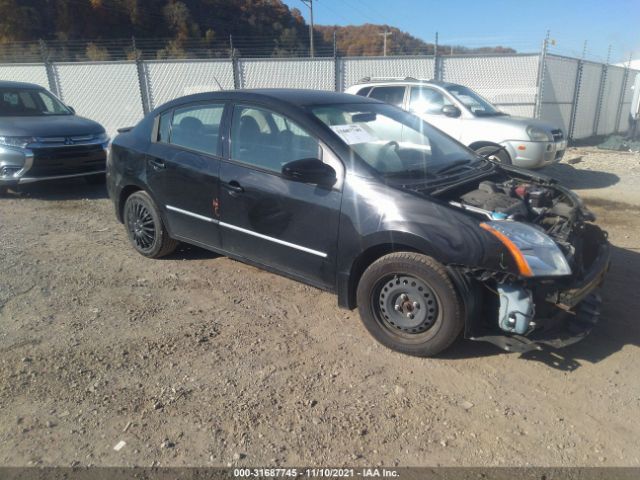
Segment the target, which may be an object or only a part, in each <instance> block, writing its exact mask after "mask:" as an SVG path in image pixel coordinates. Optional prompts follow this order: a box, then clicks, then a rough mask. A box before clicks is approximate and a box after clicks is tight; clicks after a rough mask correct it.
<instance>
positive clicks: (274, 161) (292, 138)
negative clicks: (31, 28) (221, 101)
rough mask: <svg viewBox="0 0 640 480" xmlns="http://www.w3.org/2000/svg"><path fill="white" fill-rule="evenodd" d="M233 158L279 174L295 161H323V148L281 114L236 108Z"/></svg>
mask: <svg viewBox="0 0 640 480" xmlns="http://www.w3.org/2000/svg"><path fill="white" fill-rule="evenodd" d="M231 158H232V159H233V160H238V161H240V162H243V163H247V164H250V165H254V166H256V167H259V168H263V169H266V170H271V171H273V172H277V173H280V172H281V171H282V166H283V165H284V164H286V163H289V162H291V161H293V160H301V159H303V158H320V145H319V143H318V141H317V140H316V139H315V138H314V137H312V136H311V135H309V134H308V133H307V132H306V131H305V130H303V129H302V128H301V127H300V126H298V125H297V124H296V123H294V122H292V121H291V120H290V119H288V118H286V117H284V116H282V115H280V114H278V113H275V112H271V111H269V110H265V109H261V108H252V107H241V106H237V107H235V109H234V111H233V120H232V124H231Z"/></svg>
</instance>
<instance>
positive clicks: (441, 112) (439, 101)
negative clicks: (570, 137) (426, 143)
mask: <svg viewBox="0 0 640 480" xmlns="http://www.w3.org/2000/svg"><path fill="white" fill-rule="evenodd" d="M346 93H352V94H355V95H361V96H363V97H371V98H376V99H378V100H381V101H383V102H386V103H390V104H393V105H396V106H398V107H400V108H403V109H405V110H408V111H409V112H411V113H413V114H415V115H418V116H419V117H421V118H422V119H424V120H425V121H427V122H429V123H430V124H432V125H435V126H436V127H437V128H439V129H440V130H442V131H444V132H445V133H447V134H449V135H450V136H452V137H453V138H455V139H456V140H458V141H460V142H462V143H464V144H465V145H467V146H468V147H469V148H471V149H472V150H475V151H476V152H477V153H478V154H480V155H488V154H491V156H492V158H495V159H496V160H499V161H500V162H503V163H508V164H513V165H516V166H519V167H524V168H540V167H544V166H547V165H550V164H552V163H555V162H559V161H560V160H561V159H562V156H563V155H564V152H565V150H566V148H567V141H566V139H565V135H564V132H563V131H562V129H560V128H558V127H557V126H555V125H552V124H551V123H549V122H546V121H543V120H538V119H535V118H526V117H512V116H510V115H509V114H507V113H504V112H501V111H500V110H499V109H498V108H496V107H495V106H494V105H492V104H491V103H490V102H489V101H487V100H486V99H484V98H482V97H481V96H480V95H478V94H477V93H476V92H474V91H473V90H471V89H470V88H468V87H465V86H463V85H457V84H455V83H447V82H439V81H435V80H429V81H426V80H416V79H413V78H404V79H371V78H365V79H363V80H362V81H361V82H359V83H357V84H356V85H352V86H351V87H349V88H348V89H347V90H346ZM500 147H503V148H502V149H500Z"/></svg>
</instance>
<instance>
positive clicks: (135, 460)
mask: <svg viewBox="0 0 640 480" xmlns="http://www.w3.org/2000/svg"><path fill="white" fill-rule="evenodd" d="M579 152H582V151H579ZM574 154H575V155H574ZM577 154H578V151H575V152H573V151H572V152H571V154H570V155H569V157H568V158H571V157H572V156H576V155H577ZM581 154H582V153H581ZM639 160H640V158H639V156H638V155H636V156H631V155H628V154H607V153H591V152H588V153H584V154H582V161H581V162H580V163H575V164H573V165H565V164H561V165H558V166H556V167H553V169H550V170H553V172H556V173H559V174H562V176H563V177H564V178H566V179H567V180H568V181H569V183H572V184H573V186H577V187H579V188H580V189H581V191H583V193H585V194H586V195H585V197H586V198H587V203H588V204H589V205H590V206H592V208H593V210H594V211H595V212H596V214H598V215H599V218H600V223H601V224H602V225H603V226H604V227H605V228H606V229H607V230H609V232H610V237H611V241H612V243H613V245H614V249H613V266H612V271H611V272H610V275H609V277H608V280H607V283H606V285H605V287H604V289H603V292H602V294H603V298H604V311H603V320H602V322H601V323H600V324H599V325H598V326H597V327H596V328H595V330H594V331H593V333H592V335H591V336H590V337H588V338H587V339H586V340H584V341H583V342H581V343H579V344H576V345H574V346H571V347H568V348H566V349H563V350H556V351H545V352H536V353H533V354H531V353H530V354H525V355H519V354H509V353H505V352H502V351H500V350H498V349H496V348H494V347H493V346H491V345H488V344H481V343H474V342H470V341H459V342H457V343H456V344H455V345H454V346H453V348H452V349H451V350H450V351H449V352H447V353H446V354H445V355H443V356H441V357H440V358H435V359H417V358H411V357H407V356H403V355H400V354H397V353H394V352H391V351H389V350H387V349H385V348H383V347H381V346H379V345H378V344H377V343H376V342H375V341H374V340H373V339H372V338H371V337H370V336H369V335H368V334H367V332H366V331H365V329H364V328H363V326H362V325H361V323H360V321H359V319H358V316H357V314H356V312H349V311H344V310H339V309H338V308H337V306H336V299H335V297H334V296H332V295H330V294H327V293H323V292H320V291H318V290H315V289H313V288H310V287H307V286H304V285H301V284H299V283H295V282H293V281H290V280H287V279H285V278H282V277H279V276H275V275H272V274H269V273H266V272H263V271H260V270H257V269H255V268H252V267H249V266H245V265H243V264H241V263H238V262H235V261H232V260H229V259H226V258H220V257H216V256H215V255H213V254H211V253H209V252H206V251H203V250H200V249H196V248H183V249H181V250H180V251H178V252H177V253H176V254H174V255H173V256H171V257H170V258H168V259H165V260H148V259H145V258H143V257H141V256H139V255H137V254H136V253H135V252H134V251H133V250H132V248H130V247H129V245H128V244H127V240H126V236H125V234H124V230H123V228H122V226H121V225H120V224H118V223H117V222H116V220H115V218H114V215H113V211H112V206H111V204H110V202H109V200H108V199H107V198H106V194H105V192H104V189H103V188H102V187H89V186H87V185H85V184H83V183H82V182H71V183H64V184H49V185H41V186H32V187H29V188H28V189H26V190H24V191H23V192H22V194H21V195H20V196H15V195H14V196H10V197H8V198H2V199H0V245H1V246H2V248H0V272H2V274H1V275H0V308H1V310H0V352H1V354H0V465H5V466H6V465H14V466H20V465H58V466H69V465H89V464H92V465H118V466H125V465H140V466H149V465H162V466H179V465H193V466H196V465H197V466H226V465H229V464H232V465H252V466H260V465H266V464H269V465H301V464H310V465H325V466H326V465H335V466H338V465H351V466H360V465H371V464H378V465H387V466H391V465H431V466H435V465H450V466H453V465H455V466H463V465H464V466H487V465H511V466H524V465H539V466H576V465H580V466H591V465H597V466H602V465H625V466H639V465H640V448H639V447H638V441H637V440H638V438H639V437H640V422H637V419H638V418H640V385H639V383H638V378H639V376H640V362H638V354H639V353H640V348H639V347H640V326H639V325H638V317H637V312H638V311H640V297H639V296H638V295H637V272H638V270H640V254H639V252H640V251H639V247H640V244H639V243H638V242H639V240H638V235H637V234H638V231H639V227H640V215H638V214H639V213H640V197H639V195H638V192H639V190H640V188H639V187H638V180H640V178H637V177H638V176H639V175H640V173H639V170H638V164H639ZM625 191H627V192H628V193H629V194H630V195H629V197H626V196H625V197H622V196H619V194H621V193H622V192H625ZM628 198H629V199H633V198H636V199H637V200H638V201H634V202H632V201H627V199H628ZM623 200H624V201H627V203H620V202H623ZM616 202H617V203H616ZM122 442H124V444H123V443H122ZM116 446H118V447H120V448H119V449H117V450H116V449H114V447H116Z"/></svg>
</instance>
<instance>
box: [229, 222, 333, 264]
mask: <svg viewBox="0 0 640 480" xmlns="http://www.w3.org/2000/svg"><path fill="white" fill-rule="evenodd" d="M219 224H220V226H221V227H226V228H230V229H232V230H237V231H238V232H242V233H246V234H247V235H253V236H254V237H258V238H262V239H263V240H268V241H270V242H274V243H279V244H280V245H284V246H285V247H291V248H295V249H296V250H300V251H302V252H307V253H310V254H312V255H317V256H318V257H322V258H326V257H327V254H326V253H324V252H319V251H318V250H313V249H311V248H307V247H303V246H301V245H296V244H295V243H290V242H285V241H284V240H280V239H278V238H273V237H269V236H267V235H263V234H261V233H257V232H254V231H252V230H247V229H244V228H240V227H236V226H235V225H231V224H230V223H225V222H219Z"/></svg>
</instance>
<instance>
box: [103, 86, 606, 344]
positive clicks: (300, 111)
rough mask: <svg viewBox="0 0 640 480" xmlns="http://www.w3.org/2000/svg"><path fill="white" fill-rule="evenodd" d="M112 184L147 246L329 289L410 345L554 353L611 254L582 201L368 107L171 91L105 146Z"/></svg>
mask: <svg viewBox="0 0 640 480" xmlns="http://www.w3.org/2000/svg"><path fill="white" fill-rule="evenodd" d="M107 185H108V189H109V194H110V196H111V198H112V200H113V201H114V203H115V211H116V215H117V217H118V219H119V220H120V221H122V222H123V223H124V224H125V227H126V231H127V233H128V235H129V238H130V240H131V243H132V245H133V246H134V248H135V249H136V250H137V251H138V252H140V253H141V254H142V255H145V256H147V257H153V258H155V257H161V256H163V255H167V254H169V253H171V252H172V251H173V250H174V249H175V248H176V246H177V244H178V242H179V241H183V242H187V243H191V244H194V245H199V246H201V247H204V248H207V249H210V250H213V251H215V252H219V253H222V254H224V255H228V256H230V257H232V258H235V259H238V260H241V261H244V262H247V263H251V264H254V265H257V266H260V267H264V268H266V269H269V270H271V271H274V272H278V273H281V274H284V275H287V276H289V277H292V278H294V279H297V280H300V281H302V282H305V283H308V284H310V285H314V286H316V287H319V288H321V289H325V290H329V291H332V292H335V293H337V295H338V303H339V305H340V306H342V307H345V308H355V307H356V306H357V307H358V308H359V310H360V314H361V318H362V320H363V322H364V324H365V326H366V327H367V329H368V330H369V331H370V332H371V333H372V334H373V336H374V337H375V338H376V339H378V340H379V341H380V342H381V343H383V344H384V345H386V346H388V347H390V348H393V349H396V350H399V351H401V352H404V353H408V354H412V355H421V356H426V355H433V354H436V353H438V352H440V351H441V350H443V349H445V348H446V347H448V346H449V345H450V344H451V343H452V342H453V341H454V340H455V339H456V337H457V336H458V335H459V334H460V333H461V331H464V335H465V336H466V337H467V338H473V339H477V340H487V341H491V342H493V343H495V344H497V345H499V346H501V347H502V348H505V349H507V350H516V351H526V350H530V349H538V348H541V347H540V345H541V344H545V343H546V344H549V345H552V346H555V347H558V346H562V345H565V344H568V343H572V342H575V341H577V340H578V339H580V338H582V337H583V336H584V335H586V333H587V332H588V331H590V329H591V327H592V326H593V324H594V323H595V321H596V320H597V317H598V308H599V304H600V300H599V298H598V297H597V296H596V295H595V294H593V293H592V291H593V290H594V289H595V288H596V287H597V286H598V285H599V284H600V283H601V281H602V279H603V276H604V273H605V272H606V270H607V268H608V265H609V247H608V242H607V240H606V234H605V233H604V232H603V231H602V230H600V228H598V227H597V226H596V225H594V224H593V223H591V222H592V220H593V219H594V218H593V215H592V214H591V213H590V212H589V211H588V210H587V209H586V208H585V207H584V206H583V204H582V202H581V201H580V199H579V198H578V197H577V196H576V195H575V194H574V193H572V192H571V191H569V190H567V189H565V188H563V187H562V186H560V185H558V184H557V183H556V182H555V181H554V180H552V179H551V178H549V177H546V176H542V175H539V174H534V173H532V172H529V171H525V170H521V169H519V168H516V167H513V166H508V165H499V164H497V163H494V162H493V161H490V160H487V159H485V158H483V157H480V156H478V155H477V154H475V153H474V152H472V151H471V150H469V149H467V148H466V147H465V146H463V145H461V144H460V143H458V142H457V141H455V140H453V139H452V138H451V137H449V136H447V135H446V134H444V133H442V132H441V131H439V130H437V129H435V128H433V127H432V126H430V125H429V124H427V123H425V122H424V121H422V120H421V119H420V118H418V117H416V116H414V115H412V114H410V113H407V112H404V111H402V110H400V109H399V108H397V107H394V106H392V105H388V104H384V103H381V102H379V101H377V100H372V99H368V98H362V97H357V96H352V95H347V94H340V93H329V92H316V91H308V90H254V91H234V92H218V93H205V94H198V95H192V96H188V97H184V98H180V99H177V100H174V101H172V102H170V103H167V104H166V105H163V106H161V107H159V108H158V109H156V110H155V111H153V112H151V113H150V114H149V115H147V116H146V117H145V118H144V120H142V121H141V122H140V123H139V124H138V125H137V126H136V127H134V128H132V129H130V130H128V131H126V132H123V133H121V134H120V135H118V136H117V137H116V138H115V139H114V141H113V144H112V149H111V153H110V155H109V158H108V160H107Z"/></svg>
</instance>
